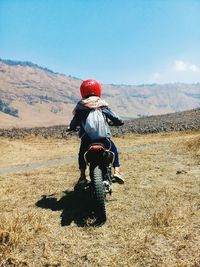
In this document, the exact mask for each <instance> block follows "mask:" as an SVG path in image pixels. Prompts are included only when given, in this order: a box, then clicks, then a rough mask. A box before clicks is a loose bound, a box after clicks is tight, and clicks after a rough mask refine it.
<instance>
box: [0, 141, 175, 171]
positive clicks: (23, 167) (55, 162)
mask: <svg viewBox="0 0 200 267" xmlns="http://www.w3.org/2000/svg"><path fill="white" fill-rule="evenodd" d="M163 143H166V142H159V143H157V144H143V145H137V146H130V147H125V148H123V147H122V148H121V149H119V151H122V152H123V153H128V152H133V151H141V150H143V149H146V148H148V147H158V146H161V145H163ZM167 143H168V144H169V143H172V142H167ZM76 160H77V155H75V154H74V155H73V156H70V157H66V158H60V159H50V160H38V161H35V162H31V163H28V164H18V165H14V166H7V167H2V168H0V175H7V174H11V173H24V172H30V171H33V170H35V169H40V168H48V167H53V166H62V165H65V164H69V163H73V162H75V161H76Z"/></svg>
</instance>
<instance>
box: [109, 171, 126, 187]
mask: <svg viewBox="0 0 200 267" xmlns="http://www.w3.org/2000/svg"><path fill="white" fill-rule="evenodd" d="M112 180H113V182H116V183H118V184H124V182H125V180H124V178H123V177H122V176H121V174H120V173H119V172H117V173H114V175H113V179H112Z"/></svg>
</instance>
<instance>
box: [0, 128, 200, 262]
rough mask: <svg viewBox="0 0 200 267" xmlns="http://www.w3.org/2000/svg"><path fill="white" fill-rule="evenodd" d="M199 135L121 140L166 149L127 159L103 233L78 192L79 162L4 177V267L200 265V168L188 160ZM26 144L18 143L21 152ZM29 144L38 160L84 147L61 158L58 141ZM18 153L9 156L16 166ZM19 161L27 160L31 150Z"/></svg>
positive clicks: (0, 236)
mask: <svg viewBox="0 0 200 267" xmlns="http://www.w3.org/2000/svg"><path fill="white" fill-rule="evenodd" d="M199 136H200V133H199V132H196V133H175V134H158V135H129V136H126V137H124V138H117V139H115V142H116V144H117V146H118V147H119V148H121V150H122V147H126V146H127V147H131V146H134V145H137V146H138V145H144V144H156V143H158V144H160V145H158V146H146V147H142V149H141V150H135V151H129V152H126V153H124V154H121V161H122V167H123V173H124V176H125V177H126V184H125V185H123V186H121V185H114V188H113V189H114V192H113V195H112V196H111V197H109V199H108V205H107V213H108V221H107V222H106V223H105V224H104V225H102V226H101V227H90V226H86V224H83V221H84V222H85V223H87V222H88V220H87V219H86V217H85V212H86V211H87V209H86V206H87V205H90V204H91V203H87V200H88V199H87V196H85V195H77V194H75V193H74V191H73V186H74V184H75V183H76V181H77V179H78V175H79V173H78V169H77V165H76V163H74V164H70V165H66V166H62V167H54V168H47V169H42V170H35V171H33V172H30V173H23V174H13V175H9V176H8V175H7V176H4V177H3V176H2V177H0V184H1V186H0V208H1V217H0V266H1V267H6V266H31V267H32V266H36V267H40V266H45V267H47V266H48V267H56V266H57V267H58V266H64V267H65V266H138V267H140V266H144V267H146V266H153V267H154V266H177V267H178V266H179V267H186V266H191V267H192V266H193V267H197V266H200V248H199V244H200V219H199V218H200V196H199V186H200V180H199V177H200V175H199V174H200V168H199V165H198V164H197V162H196V160H194V156H193V154H191V153H182V152H183V151H186V150H187V147H188V145H189V144H193V145H194V147H195V148H196V147H197V145H198V144H199V143H198V140H199ZM3 141H4V142H5V141H6V140H5V139H4V140H3ZM172 141H173V143H172ZM19 142H22V141H19V140H18V141H13V144H12V145H13V146H14V145H16V150H17V149H18V148H17V147H18V144H19ZM26 142H29V143H28V144H29V145H30V147H31V146H32V144H33V147H34V148H36V147H37V149H36V150H34V154H35V155H34V156H33V155H31V157H32V158H30V161H31V160H32V159H34V160H35V159H36V158H37V157H39V158H42V153H43V156H44V158H48V157H50V151H52V154H51V156H52V157H53V156H55V157H63V156H64V154H63V153H66V155H67V151H68V149H69V151H71V153H72V152H73V151H74V152H75V151H77V149H78V142H77V140H73V142H71V143H65V145H64V142H65V141H58V142H63V143H62V145H61V146H60V147H58V148H57V149H56V150H55V151H54V150H53V149H52V148H53V147H54V146H55V143H56V142H57V140H46V141H45V140H38V139H33V140H29V141H27V140H26V141H25V144H26V145H27V143H26ZM45 142H46V143H45ZM196 142H197V143H196ZM36 144H37V145H38V146H37V145H36ZM22 145H23V142H22ZM40 145H41V148H42V149H41V150H40V149H39V148H40ZM189 146H190V145H189ZM185 149H186V150H185ZM17 151H20V150H17ZM41 151H43V152H41ZM46 151H47V153H46ZM190 151H191V149H190ZM4 152H5V153H6V149H5V151H4ZM18 153H19V152H18ZM37 153H38V154H37ZM53 153H55V154H53ZM12 154H13V155H15V151H10V152H8V153H7V154H6V155H7V158H8V162H9V163H10V162H11V155H12ZM47 154H48V156H47ZM4 155H5V154H4ZM19 155H20V156H22V158H23V157H24V156H23V149H21V153H20V154H19ZM37 155H38V156H37ZM14 159H16V160H15V164H16V163H18V162H20V163H21V161H20V160H19V161H17V157H16V156H14ZM4 164H5V163H4ZM4 164H3V165H4ZM36 204H37V205H36ZM81 219H83V221H81ZM78 226H79V227H78Z"/></svg>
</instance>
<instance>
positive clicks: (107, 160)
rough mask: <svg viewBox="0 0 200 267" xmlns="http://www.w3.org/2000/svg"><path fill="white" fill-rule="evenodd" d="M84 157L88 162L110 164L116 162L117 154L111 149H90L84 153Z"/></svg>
mask: <svg viewBox="0 0 200 267" xmlns="http://www.w3.org/2000/svg"><path fill="white" fill-rule="evenodd" d="M84 159H85V162H86V163H87V164H91V163H92V164H94V165H96V164H98V165H99V164H100V165H101V164H102V165H104V166H109V165H110V164H112V163H113V162H114V159H115V154H114V153H113V152H112V151H110V150H88V151H86V153H85V154H84Z"/></svg>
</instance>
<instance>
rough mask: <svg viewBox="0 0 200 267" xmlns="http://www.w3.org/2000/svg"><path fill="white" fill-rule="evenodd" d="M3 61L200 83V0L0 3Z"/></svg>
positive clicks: (102, 76)
mask: <svg viewBox="0 0 200 267" xmlns="http://www.w3.org/2000/svg"><path fill="white" fill-rule="evenodd" d="M0 58H3V59H13V60H28V61H32V62H34V63H36V64H39V65H41V66H45V67H48V68H50V69H52V70H54V71H57V72H61V73H64V74H67V75H72V76H76V77H79V78H82V79H87V78H95V79H97V80H99V81H100V82H103V83H124V84H143V83H154V82H155V83H166V82H187V83H191V82H200V1H199V0H132V1H131V0H96V1H95V0H59V1H57V0H0Z"/></svg>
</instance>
